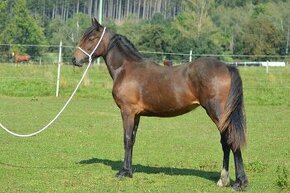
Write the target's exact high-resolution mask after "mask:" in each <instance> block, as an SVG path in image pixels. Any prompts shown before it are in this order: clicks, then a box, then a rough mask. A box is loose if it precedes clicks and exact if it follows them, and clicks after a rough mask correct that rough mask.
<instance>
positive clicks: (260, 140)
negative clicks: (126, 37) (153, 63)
mask: <svg viewBox="0 0 290 193" xmlns="http://www.w3.org/2000/svg"><path fill="white" fill-rule="evenodd" d="M83 70H84V69H83V68H73V67H72V66H62V78H61V88H60V97H58V98H55V97H54V95H55V83H56V80H55V79H56V66H53V65H50V66H37V65H23V66H21V65H18V66H14V65H4V64H0V101H1V102H0V122H1V123H2V124H4V125H6V126H8V127H9V128H13V130H14V131H17V132H21V133H29V132H33V131H35V130H38V129H39V128H41V127H42V126H44V125H45V124H46V123H47V122H49V121H50V119H51V118H52V117H53V116H54V115H55V114H56V113H57V112H58V111H59V109H60V108H61V107H62V105H63V104H64V102H65V101H66V99H67V98H68V95H69V94H70V93H71V91H72V90H73V89H74V86H75V85H76V84H77V82H78V79H79V78H80V76H81V74H82V72H83ZM240 72H241V76H242V79H243V82H244V95H245V96H244V97H245V103H246V104H245V105H246V113H247V123H248V124H247V125H248V133H247V135H248V144H247V147H246V148H245V149H244V151H243V155H244V162H245V167H246V173H247V175H248V177H249V181H250V184H249V187H248V188H247V192H263V193H264V192H288V191H290V188H289V187H290V176H289V175H290V173H289V172H290V118H289V115H290V68H270V71H269V74H266V73H265V69H264V68H253V67H248V68H244V67H241V68H240ZM111 84H112V83H111V80H110V77H109V75H108V73H107V70H106V69H105V68H104V67H96V66H95V67H93V68H92V69H90V71H89V75H88V76H87V77H86V78H85V81H84V83H83V85H82V86H81V88H80V91H79V92H77V96H76V98H74V99H73V100H72V103H71V105H69V107H68V108H67V110H66V111H65V112H64V113H63V114H62V115H61V116H60V118H59V119H58V120H57V121H56V122H55V124H54V125H53V126H52V127H50V128H49V129H48V130H47V131H45V132H44V133H42V134H40V135H38V136H35V137H32V138H16V137H13V136H10V135H8V134H7V133H5V132H4V131H2V130H1V131H0V144H1V154H0V192H3V193H4V192H5V193H6V192H12V193H14V192H61V193H62V192H165V193H167V192H174V193H175V192H182V193H184V192H232V189H231V188H230V187H229V188H219V187H217V186H216V181H217V180H218V178H219V172H220V169H221V164H222V150H221V146H220V143H219V133H218V131H217V129H216V128H215V126H214V124H213V123H212V122H211V120H210V119H209V118H208V116H207V115H206V113H205V111H204V110H203V109H202V108H198V109H196V110H195V111H193V112H191V113H188V114H186V115H183V116H179V117H175V118H168V119H164V118H146V117H143V118H141V122H140V126H139V131H138V134H137V140H136V145H135V148H134V155H133V167H134V170H135V173H134V177H133V178H132V179H127V178H126V179H117V178H115V176H114V175H115V173H116V172H117V171H118V169H119V168H120V167H121V165H122V159H123V154H124V152H123V137H122V136H123V134H122V128H121V125H122V122H121V117H120V114H119V109H118V108H117V106H116V105H115V104H114V101H113V99H112V97H111ZM230 163H231V165H230V173H231V179H232V180H234V179H235V178H234V165H233V159H232V156H231V160H230Z"/></svg>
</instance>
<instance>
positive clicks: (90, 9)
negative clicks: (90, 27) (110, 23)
mask: <svg viewBox="0 0 290 193" xmlns="http://www.w3.org/2000/svg"><path fill="white" fill-rule="evenodd" d="M88 1H89V2H88V4H89V6H88V15H89V16H90V17H92V7H93V0H88Z"/></svg>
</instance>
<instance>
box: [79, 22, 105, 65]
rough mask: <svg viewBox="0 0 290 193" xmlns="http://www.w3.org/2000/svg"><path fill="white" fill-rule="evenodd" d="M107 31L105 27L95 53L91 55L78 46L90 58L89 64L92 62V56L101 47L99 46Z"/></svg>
mask: <svg viewBox="0 0 290 193" xmlns="http://www.w3.org/2000/svg"><path fill="white" fill-rule="evenodd" d="M105 31H106V27H104V29H103V32H102V35H101V38H100V39H99V41H98V43H97V45H96V46H95V48H94V49H93V51H92V52H91V53H90V54H89V53H88V52H86V51H85V50H83V49H82V48H81V47H79V46H78V49H80V50H81V51H82V52H83V53H84V54H85V55H87V56H88V57H89V62H92V56H93V54H94V53H95V51H96V49H97V48H98V47H99V45H100V43H101V41H102V39H103V37H104V34H105Z"/></svg>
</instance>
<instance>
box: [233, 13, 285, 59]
mask: <svg viewBox="0 0 290 193" xmlns="http://www.w3.org/2000/svg"><path fill="white" fill-rule="evenodd" d="M245 29H246V30H247V33H243V35H242V36H241V39H240V40H241V42H240V45H239V47H237V49H238V50H236V51H237V52H238V53H239V54H246V55H275V54H279V53H280V49H281V48H283V46H282V45H283V36H282V33H281V31H280V30H279V29H277V28H275V26H274V25H273V24H272V23H271V21H269V20H268V19H267V18H264V17H259V18H253V19H252V20H250V22H249V23H248V24H247V26H246V28H245Z"/></svg>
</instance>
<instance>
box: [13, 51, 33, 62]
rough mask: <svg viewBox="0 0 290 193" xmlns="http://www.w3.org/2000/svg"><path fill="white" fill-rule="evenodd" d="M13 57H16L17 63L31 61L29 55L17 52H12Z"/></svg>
mask: <svg viewBox="0 0 290 193" xmlns="http://www.w3.org/2000/svg"><path fill="white" fill-rule="evenodd" d="M12 57H14V59H15V62H16V63H19V62H29V60H30V59H31V57H30V56H29V55H28V54H18V53H15V52H12Z"/></svg>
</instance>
